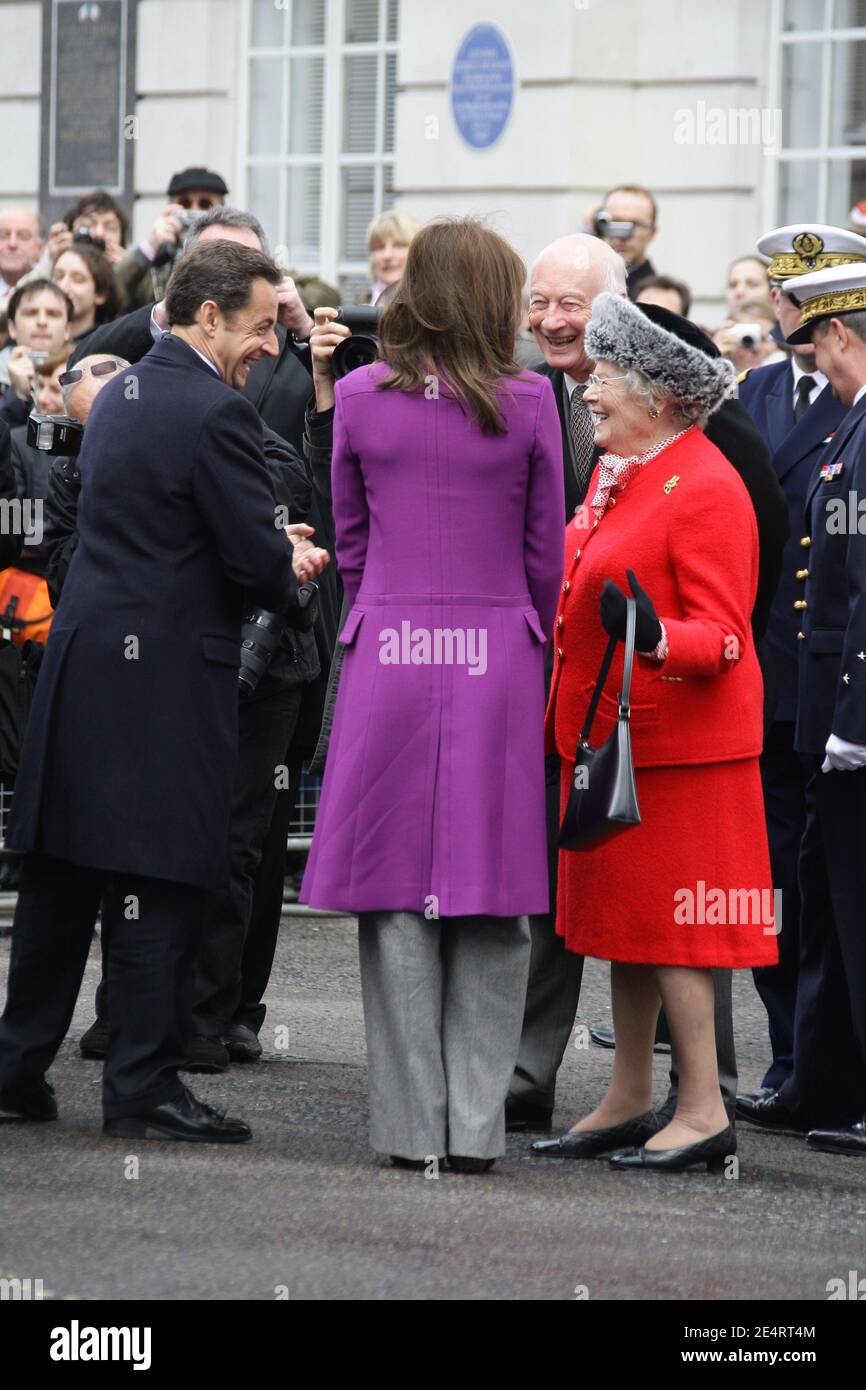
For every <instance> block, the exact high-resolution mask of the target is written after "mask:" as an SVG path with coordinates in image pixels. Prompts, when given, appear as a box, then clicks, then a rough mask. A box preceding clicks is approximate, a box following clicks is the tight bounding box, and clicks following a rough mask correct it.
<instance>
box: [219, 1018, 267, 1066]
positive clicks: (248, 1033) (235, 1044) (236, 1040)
mask: <svg viewBox="0 0 866 1390" xmlns="http://www.w3.org/2000/svg"><path fill="white" fill-rule="evenodd" d="M223 1042H224V1043H225V1047H226V1051H227V1052H228V1055H229V1057H230V1058H231V1060H232V1061H233V1062H257V1061H258V1060H259V1058H260V1057H261V1055H262V1045H261V1043H260V1042H259V1040H258V1038H257V1037H256V1034H255V1033H254V1032H253V1030H252V1028H248V1027H247V1025H246V1024H245V1023H232V1024H230V1025H229V1027H228V1028H227V1029H226V1032H225V1036H224V1037H223Z"/></svg>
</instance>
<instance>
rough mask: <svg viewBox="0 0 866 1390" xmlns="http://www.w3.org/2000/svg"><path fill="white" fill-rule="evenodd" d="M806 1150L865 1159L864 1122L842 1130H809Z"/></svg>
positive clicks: (865, 1136)
mask: <svg viewBox="0 0 866 1390" xmlns="http://www.w3.org/2000/svg"><path fill="white" fill-rule="evenodd" d="M806 1148H807V1149H817V1150H818V1151H819V1152H820V1153H824V1154H850V1155H852V1157H857V1158H861V1157H862V1158H866V1120H858V1121H857V1123H856V1124H853V1125H845V1126H844V1127H843V1128H842V1129H810V1130H809V1133H808V1134H807V1135H806Z"/></svg>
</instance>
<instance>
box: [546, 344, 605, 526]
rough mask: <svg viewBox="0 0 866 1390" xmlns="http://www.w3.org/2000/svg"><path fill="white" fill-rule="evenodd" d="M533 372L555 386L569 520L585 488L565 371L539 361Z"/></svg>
mask: <svg viewBox="0 0 866 1390" xmlns="http://www.w3.org/2000/svg"><path fill="white" fill-rule="evenodd" d="M531 370H532V371H533V372H538V374H539V376H546V377H547V379H548V381H549V382H550V384H551V386H552V387H553V395H554V399H555V400H556V409H557V412H558V414H559V425H560V429H561V430H562V462H563V467H564V475H563V482H564V485H565V519H566V521H569V520H570V519H571V517H573V516H574V511H575V508H576V507H579V506H580V504H581V502H582V501H583V500H584V489H583V488H581V486H580V483H579V482H578V478H577V473H576V472H575V468H574V456H573V454H572V451H571V431H570V429H569V427H568V414H567V409H566V398H565V389H566V388H565V385H564V382H565V373H564V372H561V371H560V370H559V368H558V367H549V366H548V365H547V363H546V362H539V363H538V364H537V365H536V366H534V367H532V368H531ZM601 454H602V450H601V449H596V450H595V463H597V462H598V460H599V458H600V457H601Z"/></svg>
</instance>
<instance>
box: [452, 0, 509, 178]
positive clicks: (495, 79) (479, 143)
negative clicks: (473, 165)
mask: <svg viewBox="0 0 866 1390" xmlns="http://www.w3.org/2000/svg"><path fill="white" fill-rule="evenodd" d="M513 104H514V65H513V64H512V61H511V50H510V49H509V47H508V42H507V40H506V38H505V35H504V34H503V33H502V30H501V29H497V27H496V25H495V24H475V25H473V27H472V28H471V29H470V30H469V32H468V34H467V35H466V37H465V38H464V40H463V42H462V43H461V45H460V47H459V49H458V50H457V57H456V58H455V59H454V68H453V70H452V73H451V110H452V112H453V113H454V122H455V124H456V126H457V129H458V130H459V131H460V134H461V136H462V137H463V139H464V140H465V141H466V144H467V145H469V146H470V147H471V148H472V149H473V150H487V149H489V148H490V146H491V145H495V144H496V141H497V140H498V139H499V137H500V135H501V134H502V132H503V130H504V129H505V127H506V125H507V124H508V117H509V116H510V115H511V108H512V106H513Z"/></svg>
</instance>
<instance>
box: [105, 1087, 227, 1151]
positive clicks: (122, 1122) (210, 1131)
mask: <svg viewBox="0 0 866 1390" xmlns="http://www.w3.org/2000/svg"><path fill="white" fill-rule="evenodd" d="M102 1134H103V1137H104V1138H105V1139H182V1140H186V1141H187V1142H188V1143H193V1144H244V1143H246V1141H247V1140H248V1139H252V1137H253V1135H252V1130H251V1129H250V1127H249V1125H248V1124H245V1123H244V1121H243V1120H232V1119H229V1118H228V1117H227V1116H226V1112H225V1111H224V1110H218V1109H217V1108H216V1107H215V1106H213V1105H205V1103H204V1101H201V1100H196V1098H195V1096H194V1095H193V1094H192V1091H188V1090H186V1088H184V1092H183V1095H182V1096H180V1097H179V1098H178V1099H177V1100H169V1101H166V1102H165V1104H164V1105H156V1106H154V1108H153V1109H152V1110H146V1111H143V1112H142V1113H141V1114H140V1115H124V1116H123V1117H122V1118H120V1119H116V1120H106V1121H105V1124H104V1125H103V1126H102Z"/></svg>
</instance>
